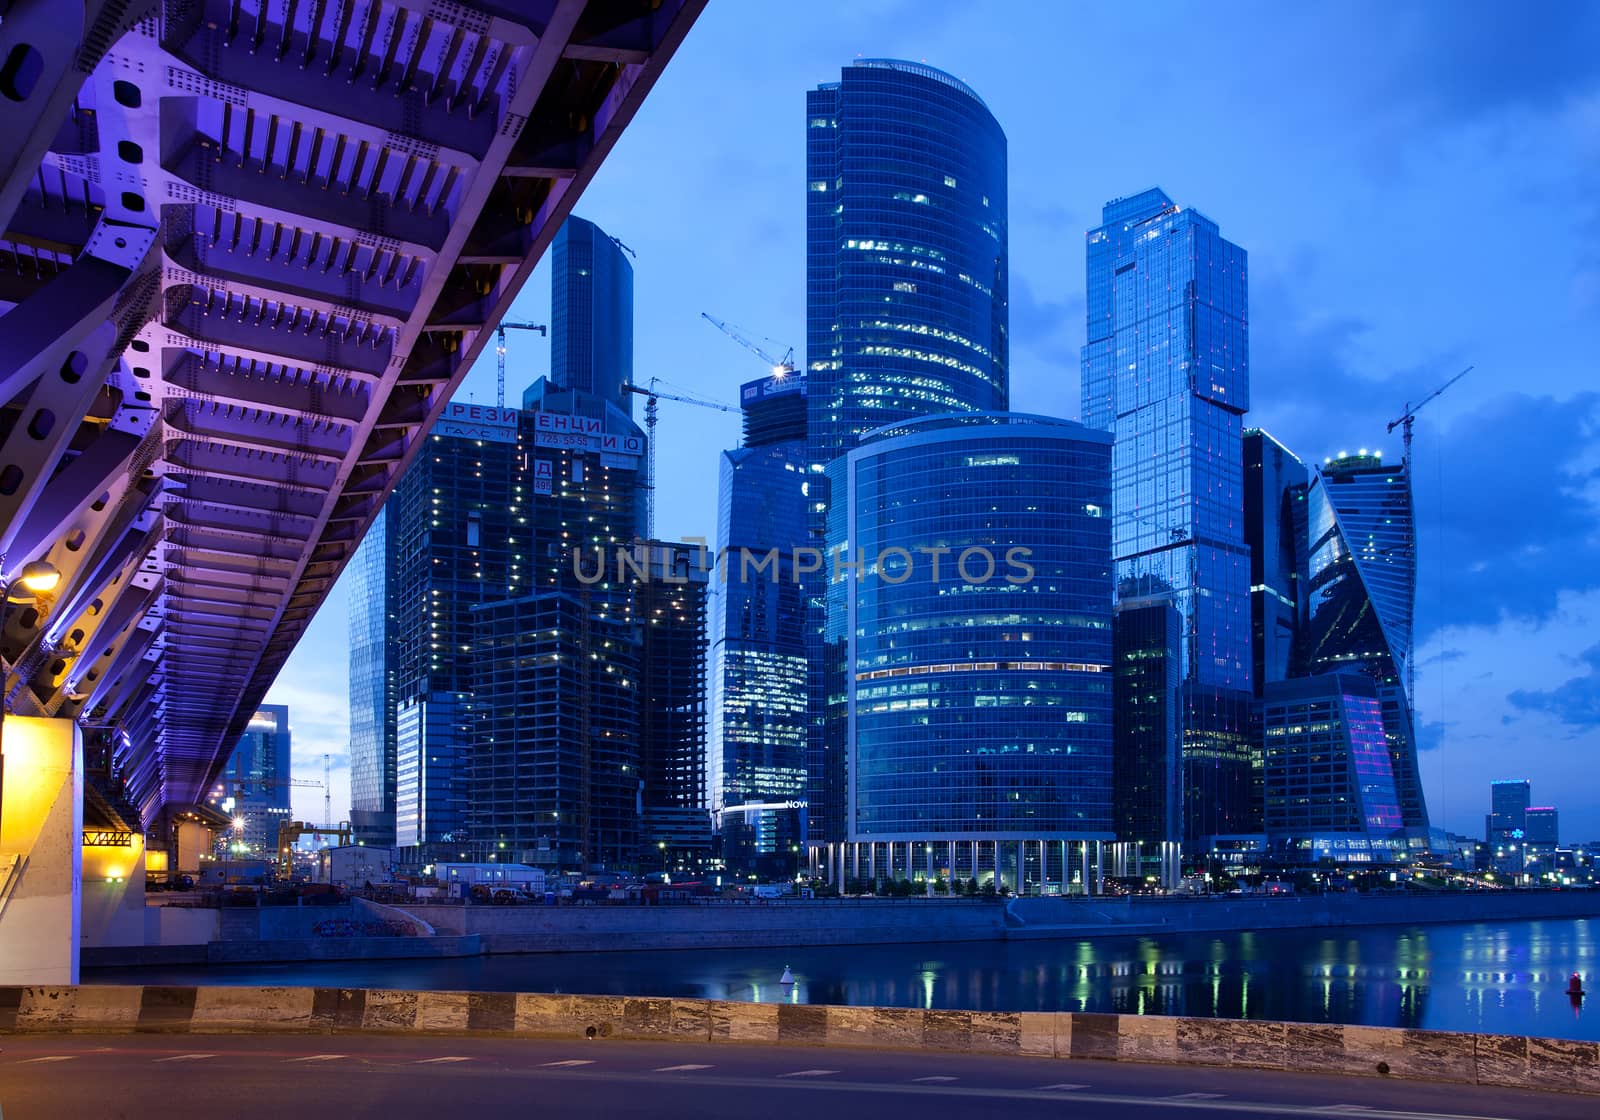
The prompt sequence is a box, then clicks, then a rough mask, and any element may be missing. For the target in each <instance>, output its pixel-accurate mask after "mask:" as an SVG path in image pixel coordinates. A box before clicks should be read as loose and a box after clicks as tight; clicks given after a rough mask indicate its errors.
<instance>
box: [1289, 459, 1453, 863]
mask: <svg viewBox="0 0 1600 1120" xmlns="http://www.w3.org/2000/svg"><path fill="white" fill-rule="evenodd" d="M1306 508H1307V520H1308V529H1309V540H1310V582H1309V589H1308V611H1309V618H1308V622H1307V647H1306V649H1307V652H1306V668H1307V671H1308V672H1311V673H1333V672H1339V673H1349V672H1358V673H1364V674H1365V675H1366V676H1368V677H1370V678H1371V679H1372V681H1373V682H1374V683H1375V684H1376V686H1377V688H1378V696H1379V699H1380V701H1381V702H1382V705H1383V725H1384V734H1385V737H1386V738H1387V741H1388V746H1389V757H1390V761H1391V765H1392V766H1393V769H1394V777H1395V786H1396V789H1397V791H1398V793H1399V797H1400V815H1401V818H1402V821H1403V822H1404V825H1405V828H1406V829H1407V831H1408V832H1409V833H1410V834H1411V836H1412V838H1413V840H1414V841H1415V842H1421V843H1426V842H1427V837H1428V809H1427V804H1426V802H1425V800H1424V797H1423V791H1422V778H1421V775H1420V772H1419V770H1418V767H1417V747H1416V732H1415V730H1414V727H1413V721H1412V711H1411V699H1410V697H1409V696H1408V695H1407V693H1406V658H1407V657H1408V656H1409V655H1410V652H1411V627H1412V612H1413V609H1414V607H1415V603H1416V580H1417V572H1416V549H1415V537H1414V534H1415V531H1416V529H1415V524H1414V521H1413V515H1412V505H1411V485H1410V480H1409V479H1408V478H1407V477H1406V471H1405V468H1404V467H1401V466H1395V465H1387V464H1385V463H1384V462H1383V461H1382V459H1380V458H1379V457H1378V456H1376V455H1348V456H1343V457H1341V458H1338V459H1332V460H1329V461H1328V462H1327V463H1325V464H1323V466H1322V469H1321V470H1320V471H1318V472H1317V477H1316V478H1315V479H1314V480H1313V481H1312V483H1311V488H1310V491H1309V494H1308V496H1307V506H1306Z"/></svg>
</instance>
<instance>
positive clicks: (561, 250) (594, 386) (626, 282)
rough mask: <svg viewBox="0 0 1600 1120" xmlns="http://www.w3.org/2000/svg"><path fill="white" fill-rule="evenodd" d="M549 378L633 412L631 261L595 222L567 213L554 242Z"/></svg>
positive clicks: (560, 384)
mask: <svg viewBox="0 0 1600 1120" xmlns="http://www.w3.org/2000/svg"><path fill="white" fill-rule="evenodd" d="M551 256H552V258H553V260H552V265H553V270H552V272H551V275H550V382H551V384H553V385H554V386H555V387H556V388H558V389H576V390H577V391H579V392H581V393H593V394H594V395H595V396H597V397H600V398H601V399H603V400H606V401H610V402H611V403H612V404H614V405H616V406H617V407H618V408H620V409H622V411H623V412H625V413H627V414H628V415H630V416H631V415H632V414H633V395H632V394H630V393H629V392H628V391H627V390H626V389H624V388H623V386H625V385H631V384H633V266H632V265H631V264H629V263H628V258H627V257H626V256H625V255H624V254H623V250H622V247H621V245H620V243H618V242H617V241H614V240H612V238H611V237H610V235H608V234H607V233H606V231H605V230H603V229H601V228H600V227H599V226H597V225H595V224H594V223H593V222H586V221H584V220H583V219H582V218H578V217H569V218H568V219H567V220H566V221H565V222H564V223H562V226H561V229H560V231H559V232H558V233H557V234H556V240H555V244H554V245H553V246H552V253H551Z"/></svg>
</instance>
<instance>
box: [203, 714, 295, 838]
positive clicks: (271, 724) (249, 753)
mask: <svg viewBox="0 0 1600 1120" xmlns="http://www.w3.org/2000/svg"><path fill="white" fill-rule="evenodd" d="M290 746H291V744H290V734H289V709H288V708H287V707H286V706H285V705H283V704H262V705H261V706H260V707H259V708H257V709H256V713H255V715H253V716H251V717H250V722H249V723H248V724H246V725H245V731H244V734H243V735H241V736H239V742H238V743H237V744H235V745H234V748H233V753H232V754H231V755H229V756H228V764H227V766H226V767H224V768H223V771H222V776H221V777H220V778H219V779H218V780H217V787H216V788H215V789H213V790H212V795H211V797H210V798H208V799H207V800H209V801H210V802H211V803H212V805H213V806H218V807H220V806H223V805H225V803H226V802H227V801H228V799H229V798H231V799H232V800H233V808H232V810H231V811H232V813H233V814H234V816H235V817H236V818H243V820H244V828H243V830H242V831H240V832H239V833H237V834H225V835H224V836H223V839H224V840H227V841H229V842H238V843H241V844H243V845H244V850H243V852H242V853H241V854H245V855H251V856H255V857H256V858H265V859H271V858H273V855H274V853H276V852H277V850H278V824H279V822H280V821H284V820H287V819H288V818H289V816H290V815H291V813H292V809H291V808H290V804H289V792H290V786H289V758H290Z"/></svg>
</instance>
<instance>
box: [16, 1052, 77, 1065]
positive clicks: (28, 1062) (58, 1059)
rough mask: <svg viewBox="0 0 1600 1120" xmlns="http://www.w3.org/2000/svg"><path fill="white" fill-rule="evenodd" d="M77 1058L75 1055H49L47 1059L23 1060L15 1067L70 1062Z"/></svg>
mask: <svg viewBox="0 0 1600 1120" xmlns="http://www.w3.org/2000/svg"><path fill="white" fill-rule="evenodd" d="M77 1056H78V1055H76V1054H51V1055H50V1056H49V1057H47V1058H23V1059H22V1061H20V1062H18V1063H17V1065H19V1066H26V1065H32V1064H33V1063H34V1062H70V1061H72V1059H73V1058H76V1057H77Z"/></svg>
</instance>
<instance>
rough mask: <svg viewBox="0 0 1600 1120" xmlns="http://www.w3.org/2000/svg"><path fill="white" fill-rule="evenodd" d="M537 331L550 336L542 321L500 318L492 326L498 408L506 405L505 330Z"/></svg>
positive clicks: (495, 400)
mask: <svg viewBox="0 0 1600 1120" xmlns="http://www.w3.org/2000/svg"><path fill="white" fill-rule="evenodd" d="M507 330H514V331H538V332H539V334H540V336H541V337H543V338H549V337H550V329H549V328H548V327H546V326H545V325H544V324H543V323H508V322H506V321H505V320H504V319H502V320H501V321H500V322H499V324H498V325H497V326H496V327H495V328H494V335H495V342H494V353H495V360H496V362H497V363H498V374H497V376H496V378H495V385H494V403H495V405H496V406H497V407H499V408H504V407H505V406H506V331H507Z"/></svg>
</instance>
